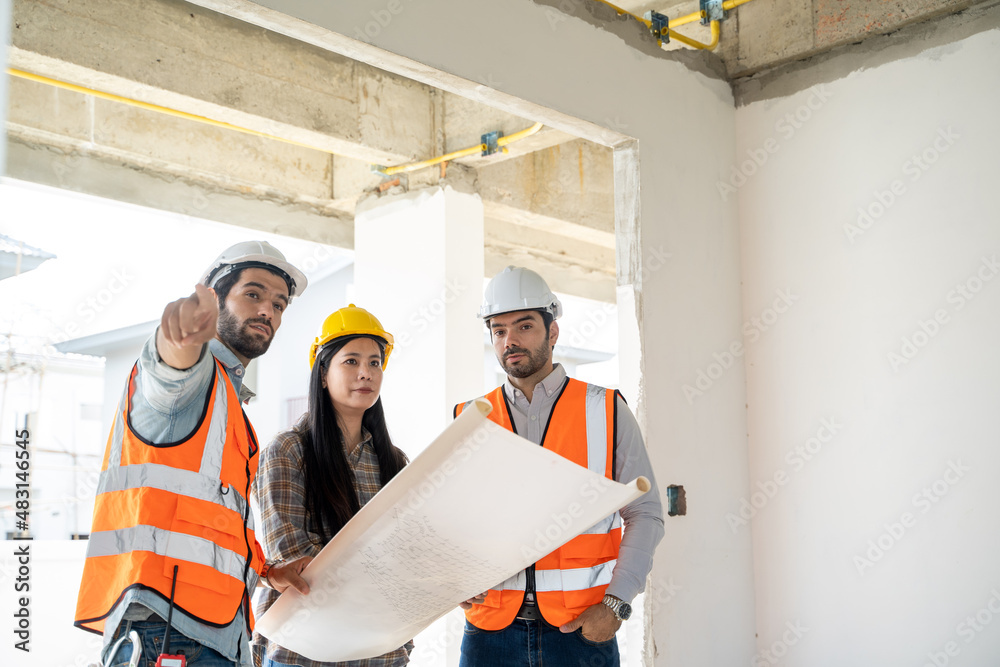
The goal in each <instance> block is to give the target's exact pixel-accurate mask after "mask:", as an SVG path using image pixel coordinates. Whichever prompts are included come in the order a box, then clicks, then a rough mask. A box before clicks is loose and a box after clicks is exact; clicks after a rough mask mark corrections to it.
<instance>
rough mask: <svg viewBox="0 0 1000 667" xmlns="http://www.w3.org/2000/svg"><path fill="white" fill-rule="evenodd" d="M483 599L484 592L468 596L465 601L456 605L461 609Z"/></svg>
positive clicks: (467, 607) (470, 606)
mask: <svg viewBox="0 0 1000 667" xmlns="http://www.w3.org/2000/svg"><path fill="white" fill-rule="evenodd" d="M453 599H454V598H453ZM485 600H486V593H480V594H479V595H477V596H476V597H474V598H469V599H468V600H466V601H465V602H459V603H458V606H459V607H461V608H462V609H472V605H474V604H482V603H483V602H484V601H485Z"/></svg>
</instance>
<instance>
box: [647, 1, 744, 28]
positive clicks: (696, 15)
mask: <svg viewBox="0 0 1000 667" xmlns="http://www.w3.org/2000/svg"><path fill="white" fill-rule="evenodd" d="M752 1H753V0H726V1H725V2H723V3H722V9H723V11H727V12H728V11H729V10H730V9H736V8H737V7H739V6H740V5H745V4H747V3H748V2H752ZM703 15H704V12H702V11H701V10H698V11H696V12H691V13H690V14H687V15H685V16H680V17H678V18H675V19H673V20H671V21H670V22H669V23H668V24H667V27H668V28H676V27H677V26H679V25H687V24H688V23H694V22H695V21H700V20H701V17H702V16H703Z"/></svg>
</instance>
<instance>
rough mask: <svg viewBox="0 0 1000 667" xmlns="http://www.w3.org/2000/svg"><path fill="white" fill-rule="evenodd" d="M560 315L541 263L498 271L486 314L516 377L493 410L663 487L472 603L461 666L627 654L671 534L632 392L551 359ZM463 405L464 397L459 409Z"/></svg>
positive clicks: (540, 436) (612, 658) (609, 469)
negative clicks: (622, 648)
mask: <svg viewBox="0 0 1000 667" xmlns="http://www.w3.org/2000/svg"><path fill="white" fill-rule="evenodd" d="M560 315H562V304H561V303H560V302H559V299H558V298H556V296H555V294H553V293H552V292H551V290H549V287H548V285H547V284H546V283H545V280H543V279H542V277H541V276H539V275H538V274H537V273H535V272H534V271H531V270H529V269H524V268H519V267H514V266H509V267H507V268H506V269H504V270H503V271H502V272H500V273H499V274H497V275H496V276H495V277H494V278H493V279H492V280H491V281H490V283H489V285H488V286H487V288H486V294H485V300H484V303H483V307H482V309H481V310H480V313H479V316H480V317H481V318H482V319H483V321H484V323H485V324H486V326H487V328H488V329H489V332H490V337H491V339H492V341H493V348H494V351H495V352H496V355H497V361H499V362H500V365H501V366H502V367H503V369H504V371H506V373H507V381H506V382H505V383H504V384H503V385H502V386H500V387H497V388H496V389H495V390H493V391H492V392H490V393H489V394H487V395H486V396H485V397H484V398H486V399H487V400H489V401H490V403H491V404H492V405H493V411H492V412H491V413H490V417H489V418H490V419H491V420H493V421H494V422H496V423H497V424H499V425H501V426H503V427H505V428H509V429H511V430H513V431H514V432H515V433H517V434H518V435H520V436H522V437H524V438H526V439H528V440H531V441H532V442H534V443H536V444H539V445H541V446H543V447H545V448H546V449H550V450H553V451H555V452H557V453H559V454H560V455H562V456H564V457H566V458H569V459H570V460H572V461H574V462H576V463H578V464H580V465H585V466H586V467H588V468H589V469H591V470H593V471H594V472H596V473H598V474H600V475H603V476H606V477H610V478H612V479H615V480H618V481H623V482H629V481H631V480H633V479H635V478H636V477H639V476H643V477H646V478H647V479H648V480H649V481H650V484H651V487H652V488H651V489H650V490H649V491H648V492H647V493H646V494H645V495H643V496H642V497H640V498H639V499H638V500H636V501H634V502H632V503H630V504H629V505H626V506H625V507H623V508H622V509H621V510H619V511H618V512H616V513H615V514H613V515H612V516H609V517H607V518H606V519H604V520H603V521H601V522H599V523H598V524H597V525H595V526H593V527H592V528H590V529H588V530H587V531H586V532H585V533H583V534H582V535H579V536H577V537H575V538H573V539H572V540H570V541H569V542H567V543H566V544H565V545H563V546H562V547H560V548H559V549H556V550H555V551H554V552H552V553H550V554H547V555H546V556H544V557H543V558H541V559H539V560H538V561H537V562H536V563H535V564H534V565H532V566H531V567H529V568H528V569H527V570H525V571H524V572H521V573H518V574H517V575H515V576H513V577H511V578H510V579H508V580H507V581H504V582H500V583H499V584H498V585H497V586H495V587H494V588H493V589H491V590H490V591H487V592H486V593H485V594H483V595H480V596H477V597H476V598H473V599H471V600H468V601H467V602H465V603H463V604H462V607H463V609H465V610H466V611H465V613H466V629H465V633H464V637H463V640H462V657H461V662H460V665H461V667H486V666H488V667H522V666H523V665H545V666H546V667H562V666H564V665H565V666H569V665H572V666H573V667H578V666H579V665H587V666H588V667H612V666H617V665H619V664H620V658H619V653H618V644H617V643H616V641H615V632H616V631H617V630H618V628H619V627H620V626H621V623H622V621H624V620H626V619H627V618H628V617H629V616H630V614H631V612H632V608H631V601H632V599H633V598H634V597H635V596H636V595H638V594H639V593H640V592H641V591H642V589H643V587H644V586H645V582H646V575H648V574H649V571H650V568H651V567H652V559H653V551H654V550H655V548H656V545H657V544H658V543H659V541H660V539H661V538H662V537H663V510H662V507H661V505H660V500H659V496H658V491H657V486H656V481H655V478H654V476H653V470H652V467H651V466H650V463H649V457H648V456H647V454H646V449H645V446H644V445H643V442H642V436H641V435H640V433H639V427H638V424H637V423H636V421H635V418H634V417H633V416H632V413H631V412H630V411H629V409H628V406H627V405H626V404H625V401H624V399H623V398H622V397H621V394H620V393H618V392H617V391H614V390H611V389H605V388H603V387H598V386H595V385H589V384H586V383H584V382H580V381H577V380H573V379H572V378H569V377H567V375H566V371H565V370H564V369H563V368H562V366H561V365H560V364H556V363H553V361H552V348H553V347H554V346H555V344H556V341H557V340H558V339H559V324H558V323H557V322H556V321H555V320H556V319H558V318H559V316H560ZM466 405H468V404H466ZM463 408H464V406H462V405H459V406H456V408H455V413H456V415H457V414H458V413H459V412H461V411H462V409H463ZM523 492H527V493H538V494H559V493H561V490H560V489H558V488H544V489H530V490H527V491H523ZM623 524H624V531H623V530H622V526H623Z"/></svg>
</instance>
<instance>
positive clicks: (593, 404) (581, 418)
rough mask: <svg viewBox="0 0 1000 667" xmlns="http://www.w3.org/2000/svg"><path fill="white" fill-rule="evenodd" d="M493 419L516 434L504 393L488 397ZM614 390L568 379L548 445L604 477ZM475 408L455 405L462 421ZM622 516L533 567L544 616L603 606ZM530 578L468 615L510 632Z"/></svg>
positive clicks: (609, 463) (610, 467)
mask: <svg viewBox="0 0 1000 667" xmlns="http://www.w3.org/2000/svg"><path fill="white" fill-rule="evenodd" d="M485 398H487V399H488V400H489V401H490V403H491V404H492V405H493V411H492V412H491V413H490V415H489V419H490V420H491V421H493V422H495V423H497V424H499V425H500V426H503V427H504V428H507V429H509V430H512V431H516V428H515V427H514V424H513V419H512V418H511V415H510V407H509V406H508V405H507V403H506V397H505V395H504V393H503V387H498V388H497V389H495V390H494V391H492V392H490V393H489V394H487V395H486V397H485ZM614 401H615V392H614V391H612V390H609V389H605V388H603V387H598V386H595V385H589V384H585V383H583V382H579V381H577V380H573V379H570V378H567V380H566V383H565V384H564V385H563V387H562V388H561V390H560V394H559V396H558V397H557V399H556V402H555V404H554V405H553V406H552V412H551V414H550V416H549V423H548V425H547V427H546V429H545V431H544V435H543V441H542V446H543V447H545V448H546V449H550V450H552V451H555V452H556V453H558V454H560V455H561V456H563V457H565V458H568V459H569V460H571V461H573V462H575V463H577V464H579V465H583V466H585V467H587V468H588V469H589V470H590V471H591V472H594V473H596V474H598V475H600V476H602V477H605V478H608V479H613V475H614V437H615V433H614V430H615V429H614V418H615V403H614ZM468 405H469V403H465V404H463V405H460V406H456V408H455V414H456V416H457V415H458V414H460V413H461V412H462V411H464V409H465V408H466V407H468ZM621 525H622V521H621V516H620V515H619V514H618V513H617V512H615V513H614V514H612V515H611V516H608V517H605V518H604V519H602V520H601V521H598V522H597V523H596V524H595V525H593V526H591V527H590V528H588V529H587V530H585V531H584V532H583V533H581V534H580V535H578V536H577V537H575V538H573V539H572V540H570V541H569V542H567V543H566V544H565V545H563V546H562V547H559V548H558V549H556V550H555V551H553V552H552V553H550V554H547V555H546V556H544V557H543V558H541V559H540V560H539V561H538V562H537V563H536V564H535V566H534V567H535V573H534V574H535V591H536V593H537V599H538V606H539V609H540V611H541V612H542V616H543V617H544V618H545V620H546V621H548V622H549V623H550V624H551V625H555V626H560V625H563V624H565V623H568V622H569V621H571V620H573V619H574V618H576V617H577V616H579V615H580V614H581V613H582V612H583V611H584V610H585V609H586V608H587V607H589V606H591V605H593V604H597V603H599V602H600V601H601V599H602V598H603V597H604V591H605V589H606V588H607V586H608V584H609V583H610V582H611V574H612V571H613V570H614V567H615V563H616V562H617V557H618V548H619V545H620V543H621ZM526 586H527V577H526V574H525V572H524V571H522V572H519V573H517V574H515V575H514V576H512V577H510V578H509V579H507V580H506V581H504V582H502V583H500V584H499V585H497V586H496V587H494V588H493V589H492V590H491V591H489V592H488V593H487V597H486V601H485V602H484V603H483V604H482V605H474V606H473V608H472V609H470V610H468V611H467V612H466V618H468V620H469V622H470V623H472V624H473V625H475V626H476V627H478V628H481V629H483V630H500V629H502V628H505V627H507V626H508V625H509V624H510V623H511V621H513V619H514V617H515V616H516V615H517V610H518V609H519V608H520V606H521V603H522V602H523V599H524V590H525V587H526Z"/></svg>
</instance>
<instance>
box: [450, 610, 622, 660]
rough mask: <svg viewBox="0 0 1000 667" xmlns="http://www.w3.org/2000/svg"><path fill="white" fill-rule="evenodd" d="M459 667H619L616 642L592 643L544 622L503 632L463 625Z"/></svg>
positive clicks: (514, 625)
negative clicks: (463, 632)
mask: <svg viewBox="0 0 1000 667" xmlns="http://www.w3.org/2000/svg"><path fill="white" fill-rule="evenodd" d="M458 664H459V667H619V665H620V664H621V662H620V658H619V656H618V641H617V640H616V639H615V638H614V637H612V638H611V639H609V640H608V641H606V642H592V641H590V640H589V639H586V638H585V637H584V636H583V635H582V634H581V633H580V631H579V630H577V631H576V632H568V633H562V632H559V628H555V627H552V626H551V625H549V624H548V623H546V622H545V621H522V620H520V619H515V620H514V622H513V623H511V624H510V625H508V626H507V627H506V628H504V629H503V630H494V631H490V630H480V629H479V628H477V627H476V626H474V625H472V624H471V623H469V622H468V621H466V622H465V636H464V637H463V638H462V658H461V661H460V662H459V663H458Z"/></svg>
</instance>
